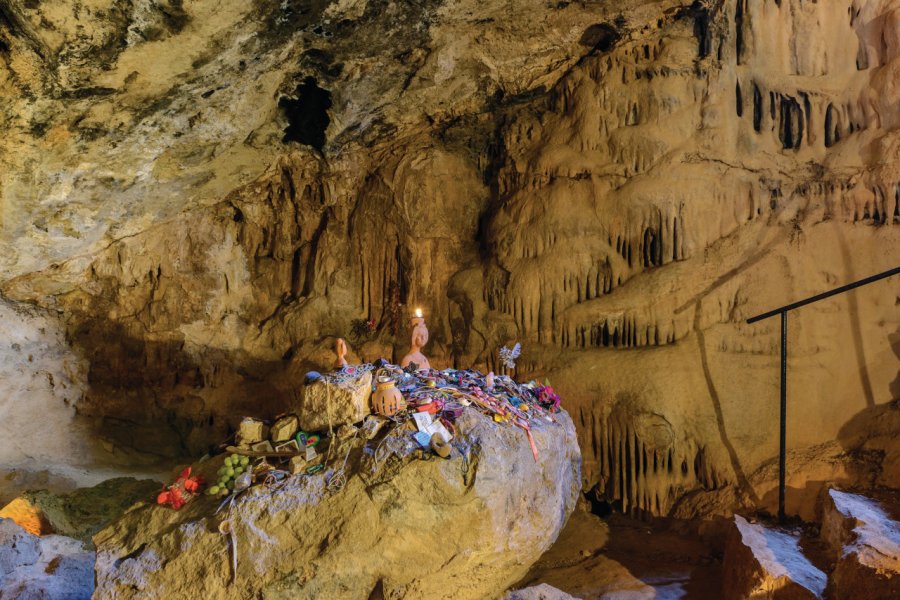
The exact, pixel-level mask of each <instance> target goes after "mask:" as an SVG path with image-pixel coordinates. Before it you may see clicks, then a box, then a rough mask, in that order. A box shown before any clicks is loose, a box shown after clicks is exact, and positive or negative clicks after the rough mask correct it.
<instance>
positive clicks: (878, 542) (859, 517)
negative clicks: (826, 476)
mask: <svg viewBox="0 0 900 600" xmlns="http://www.w3.org/2000/svg"><path fill="white" fill-rule="evenodd" d="M822 537H823V538H824V539H825V540H826V541H827V542H828V544H829V545H830V546H831V549H832V552H833V555H834V558H835V560H836V565H835V569H834V573H833V575H832V580H833V588H834V595H835V598H838V599H844V598H847V599H850V598H871V599H872V600H882V599H883V600H888V599H889V598H897V597H900V524H898V523H897V521H895V520H893V519H892V518H891V517H890V516H889V515H888V514H887V513H886V512H885V510H884V508H882V507H881V506H880V505H879V503H878V502H876V501H875V500H872V499H871V498H866V497H865V496H861V495H858V494H853V493H849V492H844V491H841V490H836V489H830V490H828V492H827V494H826V495H825V499H824V503H823V516H822Z"/></svg>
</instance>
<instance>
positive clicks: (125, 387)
mask: <svg viewBox="0 0 900 600" xmlns="http://www.w3.org/2000/svg"><path fill="white" fill-rule="evenodd" d="M70 335H71V342H72V344H73V345H74V346H75V347H77V348H78V349H79V350H81V351H82V352H83V353H84V355H85V356H86V357H87V359H88V361H89V370H88V389H87V392H86V394H85V397H84V398H83V399H82V400H81V402H79V404H78V412H79V414H80V415H83V416H85V417H88V418H89V419H91V420H92V421H93V422H94V426H95V428H96V433H97V434H98V435H99V436H101V437H102V438H106V439H107V440H109V441H111V442H112V443H113V444H114V445H115V446H118V447H120V448H126V449H129V450H135V451H138V452H141V453H147V454H152V455H156V456H161V457H165V458H178V457H187V456H193V457H196V456H200V455H202V454H204V453H205V452H207V451H209V450H210V449H211V448H212V447H213V446H215V445H218V444H220V443H222V442H224V441H225V440H226V439H227V438H228V437H229V436H230V435H231V434H233V432H234V431H235V429H236V428H237V426H238V424H239V423H240V420H241V419H242V418H243V417H244V416H254V417H260V418H272V417H274V416H276V415H277V414H279V413H281V412H285V411H287V410H290V409H291V407H292V406H293V405H295V404H296V402H297V398H298V391H299V383H300V382H301V381H302V375H301V373H303V372H305V370H306V369H305V368H304V367H303V365H301V364H299V362H298V361H296V360H294V359H293V358H292V357H291V356H287V357H285V358H284V359H283V360H281V361H274V362H268V361H260V360H257V359H252V358H250V357H247V356H240V355H238V354H237V353H234V352H229V351H224V350H219V349H207V350H205V351H204V352H203V353H202V355H201V356H199V357H196V356H192V355H191V354H189V353H188V352H186V351H185V349H184V343H183V342H179V341H148V340H146V339H140V338H135V337H133V336H132V335H129V334H128V333H127V331H126V329H125V327H123V326H122V325H121V324H119V323H114V322H101V321H99V320H89V321H86V322H83V323H81V324H80V325H79V326H78V327H77V328H75V329H74V331H72V333H71V334H70ZM295 382H296V385H295Z"/></svg>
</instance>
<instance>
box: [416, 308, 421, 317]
mask: <svg viewBox="0 0 900 600" xmlns="http://www.w3.org/2000/svg"><path fill="white" fill-rule="evenodd" d="M416 318H417V319H421V318H422V309H421V308H417V309H416Z"/></svg>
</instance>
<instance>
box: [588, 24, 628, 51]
mask: <svg viewBox="0 0 900 600" xmlns="http://www.w3.org/2000/svg"><path fill="white" fill-rule="evenodd" d="M621 37H622V34H621V33H619V31H618V30H617V29H616V28H615V27H613V26H612V25H610V24H609V23H597V24H594V25H591V26H590V27H588V28H587V29H585V30H584V33H583V34H582V35H581V39H580V40H579V43H580V44H581V45H582V46H589V47H591V49H592V50H591V52H592V53H596V52H609V51H610V50H612V49H613V47H614V46H615V45H616V42H617V41H619V38H621Z"/></svg>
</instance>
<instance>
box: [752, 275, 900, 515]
mask: <svg viewBox="0 0 900 600" xmlns="http://www.w3.org/2000/svg"><path fill="white" fill-rule="evenodd" d="M894 275H900V267H894V268H893V269H888V270H887V271H884V272H883V273H878V274H876V275H872V276H871V277H866V278H865V279H860V280H859V281H854V282H853V283H848V284H847V285H842V286H840V287H837V288H834V289H833V290H829V291H827V292H822V293H821V294H816V295H815V296H810V297H809V298H805V299H803V300H800V301H798V302H794V303H792V304H786V305H784V306H781V307H779V308H775V309H773V310H770V311H768V312H764V313H762V314H759V315H756V316H754V317H750V318H749V319H747V323H748V324H751V323H756V322H757V321H762V320H763V319H768V318H771V317H774V316H775V315H779V316H780V317H781V423H780V424H779V429H780V431H779V440H778V520H779V521H780V522H781V523H784V519H785V513H784V492H785V463H786V462H787V440H786V436H787V314H788V313H789V312H790V311H792V310H795V309H798V308H800V307H802V306H806V305H807V304H812V303H813V302H818V301H819V300H824V299H826V298H831V297H832V296H836V295H838V294H843V293H844V292H849V291H850V290H853V289H856V288H858V287H862V286H864V285H868V284H870V283H875V282H876V281H880V280H882V279H887V278H888V277H893V276H894Z"/></svg>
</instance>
